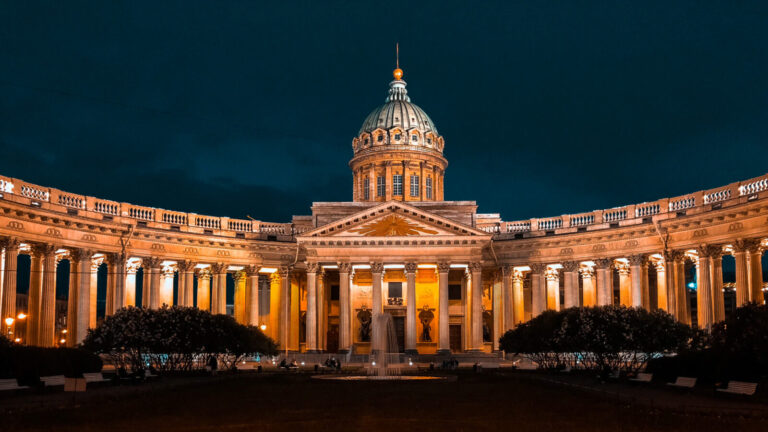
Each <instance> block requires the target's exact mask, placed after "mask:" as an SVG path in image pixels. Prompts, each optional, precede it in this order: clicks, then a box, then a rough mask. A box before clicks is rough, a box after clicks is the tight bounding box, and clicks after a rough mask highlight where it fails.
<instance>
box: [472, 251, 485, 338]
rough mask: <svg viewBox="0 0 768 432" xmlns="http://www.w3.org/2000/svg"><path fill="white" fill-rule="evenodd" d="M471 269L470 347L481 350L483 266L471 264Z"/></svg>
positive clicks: (476, 263)
mask: <svg viewBox="0 0 768 432" xmlns="http://www.w3.org/2000/svg"><path fill="white" fill-rule="evenodd" d="M470 269H471V271H472V348H473V349H474V350H476V351H480V350H483V348H484V346H485V344H484V343H483V267H482V264H481V263H478V262H474V263H472V264H471V266H470Z"/></svg>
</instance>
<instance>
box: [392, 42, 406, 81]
mask: <svg viewBox="0 0 768 432" xmlns="http://www.w3.org/2000/svg"><path fill="white" fill-rule="evenodd" d="M395 64H396V65H397V66H396V67H397V69H395V70H394V71H393V72H392V76H394V77H395V79H396V80H398V81H400V80H401V79H403V70H402V69H400V43H397V44H395Z"/></svg>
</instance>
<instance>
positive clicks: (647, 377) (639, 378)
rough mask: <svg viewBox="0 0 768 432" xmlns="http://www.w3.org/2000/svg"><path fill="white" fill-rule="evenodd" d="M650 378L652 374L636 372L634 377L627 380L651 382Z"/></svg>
mask: <svg viewBox="0 0 768 432" xmlns="http://www.w3.org/2000/svg"><path fill="white" fill-rule="evenodd" d="M652 379H653V374H649V373H642V372H641V373H639V374H637V376H636V377H635V378H630V379H629V380H630V381H635V382H644V383H647V382H651V380H652Z"/></svg>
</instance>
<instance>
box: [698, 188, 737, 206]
mask: <svg viewBox="0 0 768 432" xmlns="http://www.w3.org/2000/svg"><path fill="white" fill-rule="evenodd" d="M730 198H731V190H730V189H721V190H719V191H715V192H710V193H706V194H704V204H713V203H716V202H720V201H725V200H727V199H730Z"/></svg>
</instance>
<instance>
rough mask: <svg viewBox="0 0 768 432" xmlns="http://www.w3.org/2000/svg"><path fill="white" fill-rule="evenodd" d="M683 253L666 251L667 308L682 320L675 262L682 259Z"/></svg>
mask: <svg viewBox="0 0 768 432" xmlns="http://www.w3.org/2000/svg"><path fill="white" fill-rule="evenodd" d="M682 255H683V252H681V251H665V252H664V275H665V276H666V283H665V285H666V289H667V309H666V311H667V312H668V313H670V314H672V316H674V317H675V318H676V319H677V320H678V321H679V320H680V316H681V315H680V313H679V308H680V305H679V303H680V296H679V292H678V288H677V276H676V271H675V262H676V261H677V260H680V259H681V257H682Z"/></svg>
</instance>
